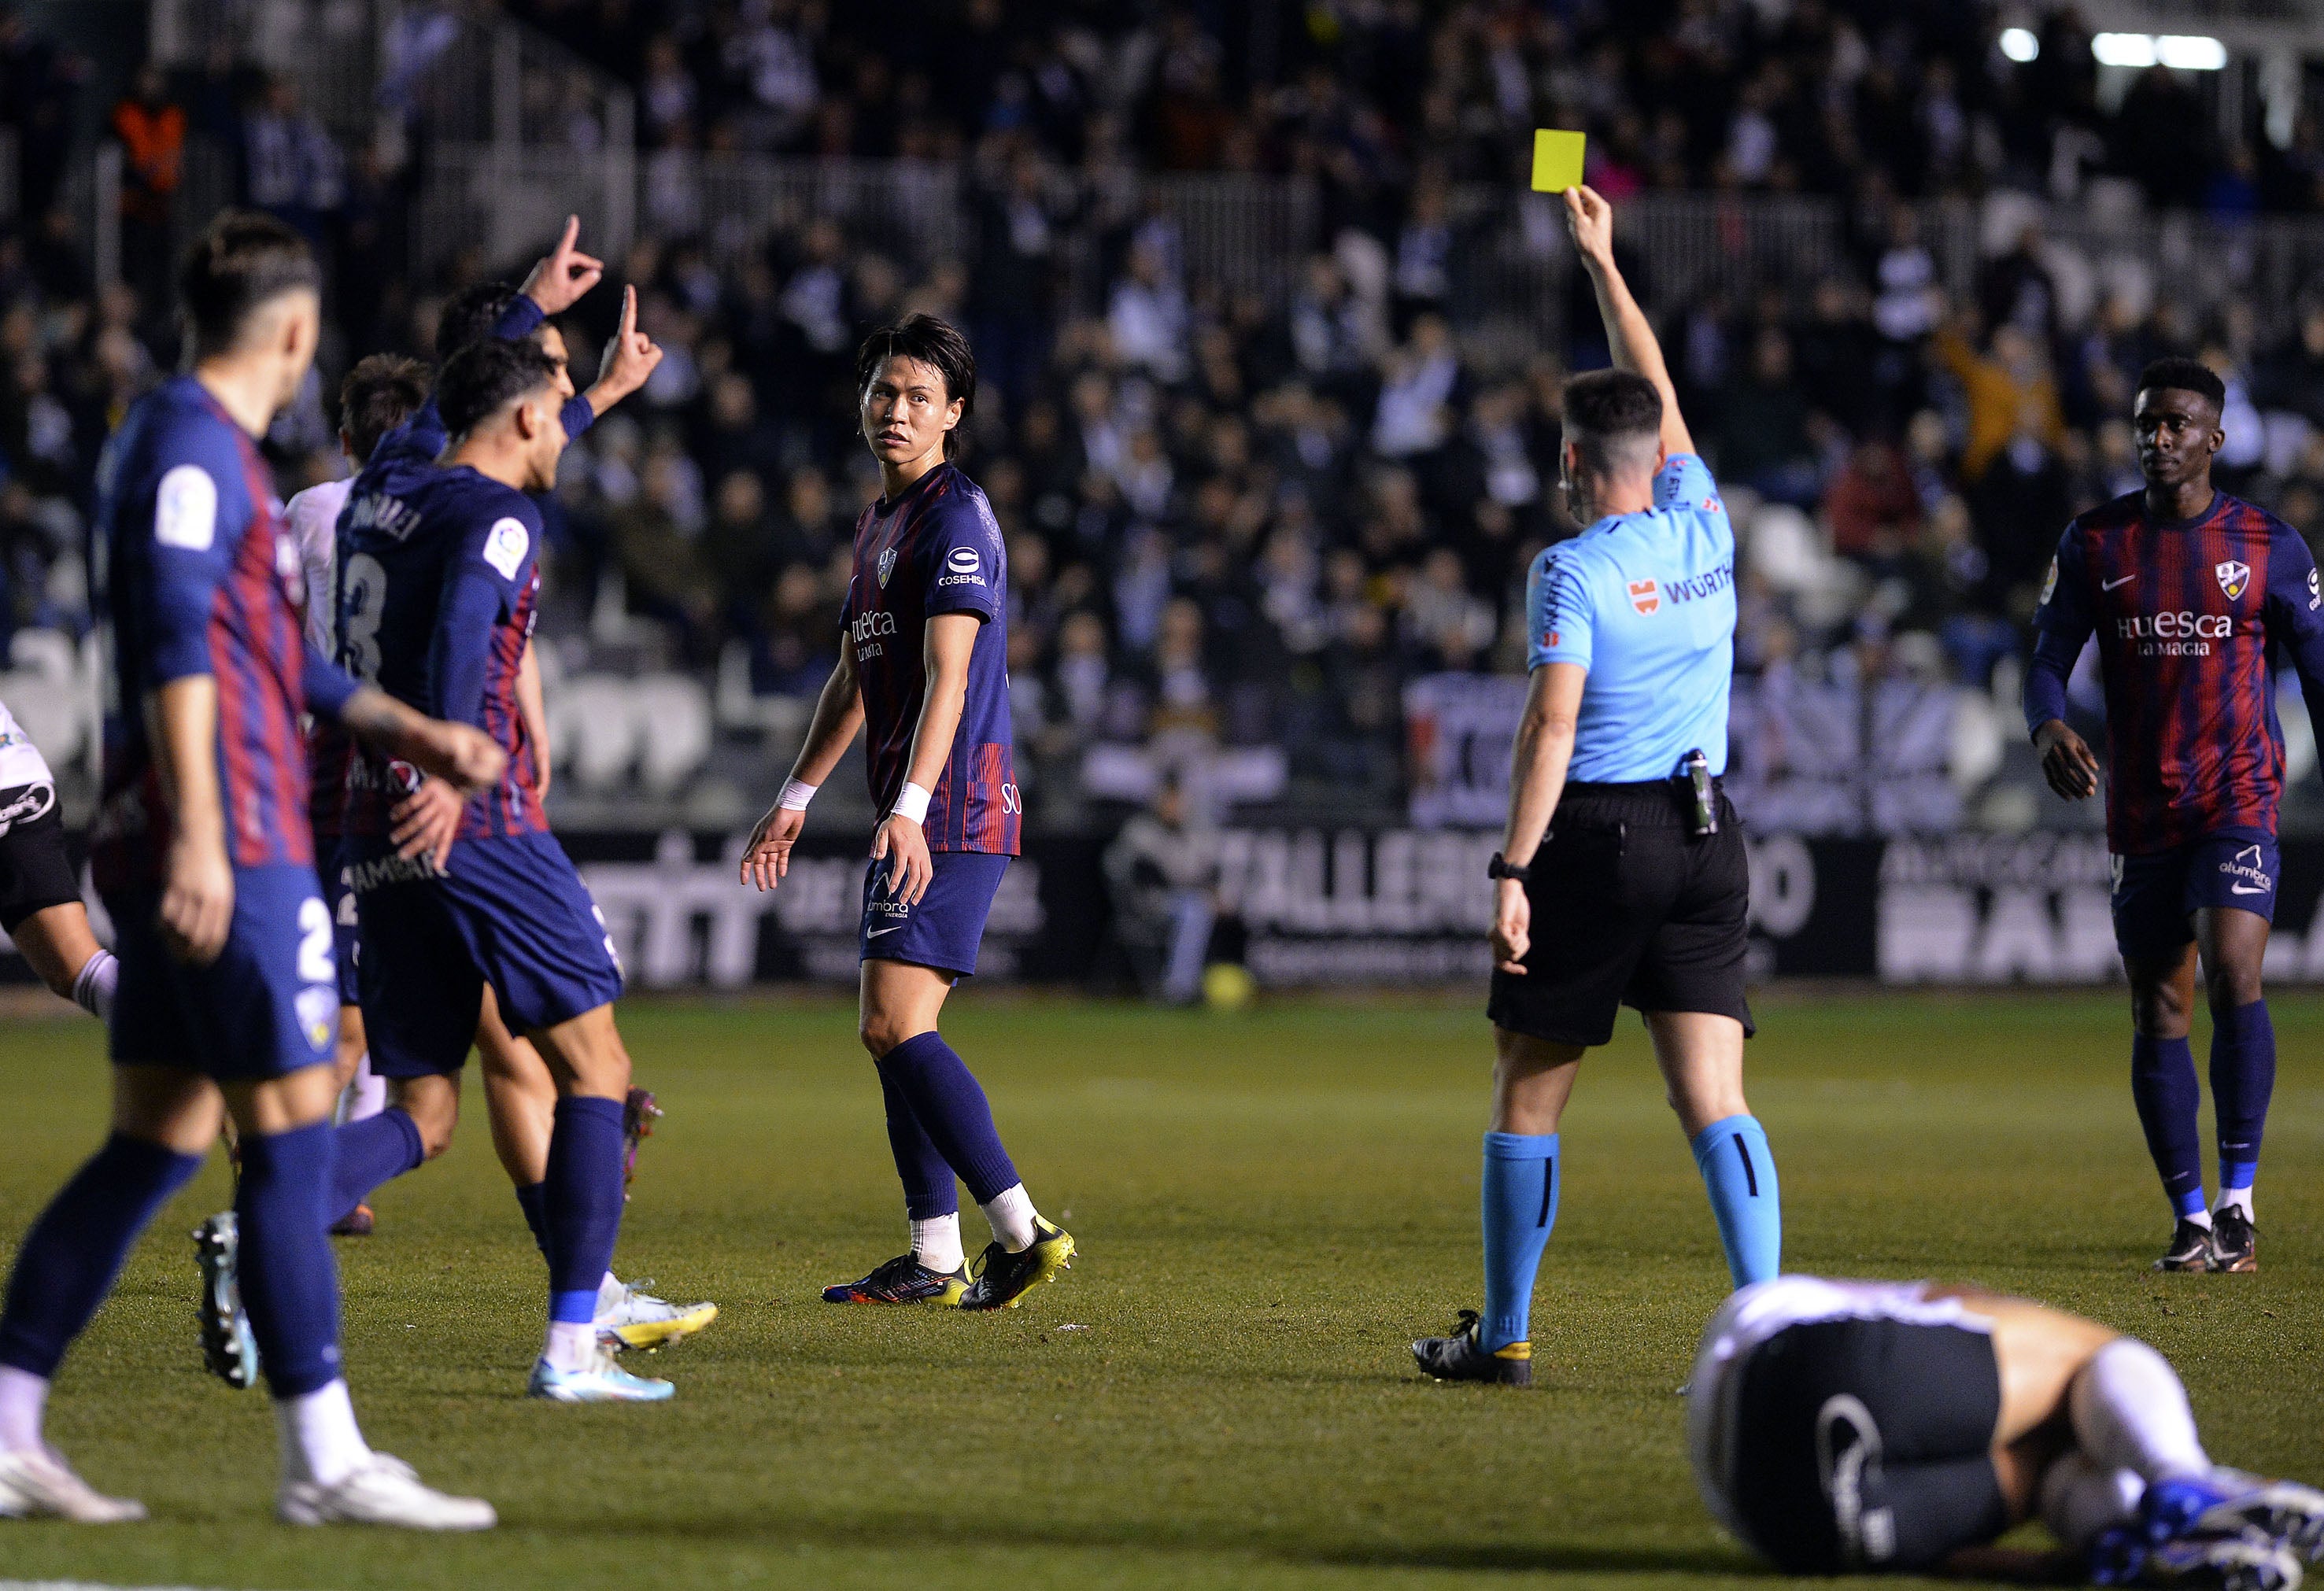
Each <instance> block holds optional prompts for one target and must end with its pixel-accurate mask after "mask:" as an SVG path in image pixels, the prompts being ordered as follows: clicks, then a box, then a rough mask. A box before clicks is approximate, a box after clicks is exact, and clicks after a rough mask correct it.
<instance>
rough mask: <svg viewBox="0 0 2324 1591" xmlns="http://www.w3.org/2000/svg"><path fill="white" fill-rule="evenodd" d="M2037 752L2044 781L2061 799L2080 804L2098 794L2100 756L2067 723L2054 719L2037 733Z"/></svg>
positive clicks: (2035, 734) (2035, 743)
mask: <svg viewBox="0 0 2324 1591" xmlns="http://www.w3.org/2000/svg"><path fill="white" fill-rule="evenodd" d="M2033 750H2034V752H2035V753H2036V754H2037V755H2038V756H2039V757H2040V758H2041V759H2042V777H2043V778H2044V779H2046V780H2048V781H2049V785H2050V788H2052V790H2055V791H2056V792H2057V793H2058V794H2059V795H2060V796H2064V797H2065V798H2066V799H2067V800H2069V801H2080V800H2082V799H2083V798H2084V797H2086V796H2095V795H2097V794H2098V756H2097V754H2096V753H2094V752H2093V751H2091V750H2090V745H2089V741H2088V740H2083V739H2082V737H2081V736H2080V735H2078V734H2076V733H2075V732H2074V731H2072V730H2071V729H2070V728H2069V727H2068V726H2067V724H2066V722H2065V721H2064V720H2062V719H2057V718H2053V719H2052V720H2050V722H2047V723H2045V724H2043V726H2042V727H2041V728H2040V729H2038V730H2035V731H2033Z"/></svg>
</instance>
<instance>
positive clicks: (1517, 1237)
mask: <svg viewBox="0 0 2324 1591" xmlns="http://www.w3.org/2000/svg"><path fill="white" fill-rule="evenodd" d="M1484 1207H1485V1208H1484V1224H1485V1309H1484V1313H1483V1315H1482V1317H1481V1318H1480V1319H1479V1320H1478V1322H1477V1346H1478V1347H1480V1348H1483V1349H1484V1350H1485V1351H1486V1352H1487V1353H1492V1352H1495V1351H1496V1350H1498V1349H1500V1348H1505V1347H1508V1346H1509V1344H1511V1343H1513V1342H1523V1341H1525V1340H1526V1336H1527V1333H1528V1332H1529V1331H1530V1330H1531V1322H1532V1317H1533V1283H1534V1276H1535V1273H1537V1272H1538V1271H1539V1270H1540V1269H1541V1251H1542V1250H1543V1249H1544V1248H1546V1247H1547V1246H1549V1231H1550V1228H1552V1227H1554V1226H1555V1225H1556V1224H1557V1135H1556V1134H1555V1133H1540V1134H1535V1133H1487V1134H1486V1135H1485V1191H1484Z"/></svg>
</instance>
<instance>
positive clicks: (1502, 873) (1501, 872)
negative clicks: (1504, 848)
mask: <svg viewBox="0 0 2324 1591" xmlns="http://www.w3.org/2000/svg"><path fill="white" fill-rule="evenodd" d="M1485 877H1486V878H1514V879H1516V880H1517V882H1518V883H1520V884H1530V883H1532V882H1533V866H1532V864H1531V863H1527V864H1526V866H1524V867H1521V868H1517V867H1511V866H1510V865H1509V864H1508V862H1505V861H1503V860H1501V853H1500V852H1499V851H1495V852H1493V860H1491V861H1489V862H1487V863H1486V864H1485Z"/></svg>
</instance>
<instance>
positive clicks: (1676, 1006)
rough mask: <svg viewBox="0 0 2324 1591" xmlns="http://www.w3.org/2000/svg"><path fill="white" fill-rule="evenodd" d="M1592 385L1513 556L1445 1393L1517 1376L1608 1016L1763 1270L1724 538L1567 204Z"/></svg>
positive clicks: (1427, 1354) (1743, 1270) (1589, 212)
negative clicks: (1558, 474)
mask: <svg viewBox="0 0 2324 1591" xmlns="http://www.w3.org/2000/svg"><path fill="white" fill-rule="evenodd" d="M1565 209H1566V219H1567V222H1568V224H1569V225H1570V226H1571V228H1572V234H1573V243H1574V248H1575V251H1576V252H1577V253H1579V254H1580V255H1581V257H1582V264H1583V265H1584V266H1585V267H1586V268H1587V269H1588V271H1589V272H1590V278H1591V281H1592V282H1593V283H1595V284H1596V287H1597V290H1598V308H1599V313H1600V315H1602V316H1603V317H1604V318H1605V322H1606V336H1607V340H1608V344H1609V346H1610V347H1611V348H1612V350H1613V356H1614V365H1615V368H1614V369H1612V370H1610V371H1596V372H1591V373H1590V374H1587V375H1580V376H1576V377H1574V378H1573V379H1572V381H1570V382H1567V383H1566V386H1565V406H1564V407H1565V443H1564V453H1563V457H1562V459H1561V461H1560V462H1561V464H1562V466H1563V479H1564V485H1565V491H1566V495H1567V498H1568V501H1570V503H1571V505H1572V511H1573V517H1574V518H1575V519H1576V520H1580V521H1581V522H1582V523H1583V524H1584V525H1586V526H1588V527H1589V528H1588V529H1585V530H1583V531H1582V534H1581V535H1579V536H1577V537H1574V538H1572V540H1569V541H1564V542H1560V543H1559V544H1558V545H1556V546H1555V547H1551V548H1550V549H1549V550H1548V551H1547V552H1545V553H1544V554H1542V555H1541V556H1540V558H1539V559H1538V560H1537V561H1536V562H1535V565H1534V567H1533V572H1532V575H1531V578H1530V579H1529V581H1528V583H1527V585H1526V615H1527V622H1528V624H1529V626H1530V630H1531V633H1530V636H1529V637H1528V641H1529V646H1530V654H1529V666H1530V667H1531V669H1532V678H1531V681H1530V682H1529V684H1528V685H1527V687H1526V706H1525V713H1524V716H1523V718H1522V720H1521V721H1520V722H1519V725H1518V729H1517V745H1516V747H1515V749H1514V751H1513V754H1512V762H1513V766H1512V769H1511V776H1510V781H1509V785H1510V788H1509V820H1508V832H1506V834H1505V835H1504V836H1503V838H1502V842H1501V851H1500V852H1499V854H1498V855H1496V856H1495V857H1494V858H1493V860H1492V865H1491V868H1490V869H1489V872H1490V875H1491V877H1492V878H1493V879H1494V880H1495V881H1496V882H1495V886H1494V887H1495V889H1496V892H1497V893H1496V896H1495V899H1494V908H1493V928H1492V943H1493V961H1494V969H1495V970H1494V972H1493V985H1492V998H1491V1000H1490V1002H1489V1006H1488V1007H1487V1010H1488V1014H1489V1016H1490V1017H1491V1019H1492V1023H1493V1045H1494V1052H1495V1062H1494V1067H1493V1116H1492V1130H1491V1131H1490V1132H1489V1133H1487V1134H1486V1135H1485V1144H1484V1199H1483V1205H1484V1212H1483V1214H1484V1219H1483V1225H1484V1248H1485V1299H1484V1309H1483V1311H1482V1312H1481V1314H1480V1313H1479V1312H1477V1311H1462V1316H1461V1320H1460V1322H1459V1324H1457V1325H1456V1326H1455V1327H1454V1329H1453V1330H1452V1333H1451V1334H1450V1335H1448V1336H1444V1337H1429V1338H1421V1339H1420V1340H1419V1341H1417V1342H1416V1343H1414V1344H1413V1345H1412V1352H1413V1356H1414V1358H1415V1359H1416V1360H1417V1361H1418V1363H1419V1365H1420V1367H1421V1369H1422V1370H1424V1371H1425V1372H1426V1373H1427V1374H1428V1375H1434V1376H1436V1377H1438V1378H1439V1379H1442V1380H1448V1381H1489V1382H1502V1383H1507V1384H1514V1385H1520V1386H1522V1385H1526V1384H1530V1382H1531V1381H1532V1379H1533V1366H1532V1357H1533V1347H1532V1344H1531V1341H1530V1340H1529V1337H1530V1316H1531V1311H1532V1306H1533V1287H1534V1276H1535V1272H1536V1270H1537V1269H1538V1268H1539V1266H1540V1264H1541V1256H1542V1251H1543V1249H1544V1248H1545V1246H1546V1245H1547V1244H1548V1242H1549V1234H1550V1228H1551V1227H1552V1225H1553V1224H1554V1222H1555V1220H1556V1219H1557V1188H1558V1133H1557V1128H1558V1121H1559V1118H1560V1117H1561V1116H1562V1115H1563V1112H1564V1109H1565V1102H1566V1100H1567V1099H1568V1098H1569V1097H1570V1096H1571V1095H1572V1092H1573V1084H1574V1080H1575V1079H1576V1077H1577V1076H1579V1075H1580V1072H1581V1070H1582V1055H1583V1053H1585V1052H1587V1051H1588V1050H1589V1049H1590V1048H1591V1047H1592V1046H1594V1045H1598V1044H1604V1043H1606V1042H1607V1041H1608V1040H1609V1039H1610V1038H1611V1037H1613V1035H1614V1020H1615V1017H1616V1016H1618V1014H1619V1012H1620V1008H1621V1007H1623V1006H1625V1005H1628V1006H1630V1007H1635V1008H1636V1009H1637V1010H1638V1011H1639V1012H1640V1013H1641V1014H1642V1015H1643V1016H1645V1018H1646V1031H1647V1032H1648V1034H1650V1035H1652V1037H1653V1039H1654V1046H1655V1061H1656V1062H1657V1063H1658V1064H1659V1065H1660V1066H1661V1068H1662V1072H1663V1078H1664V1081H1665V1083H1666V1084H1667V1085H1668V1088H1669V1097H1670V1102H1671V1108H1672V1109H1674V1111H1675V1112H1676V1113H1677V1115H1678V1119H1679V1126H1680V1127H1681V1128H1682V1129H1683V1131H1684V1132H1685V1134H1686V1136H1687V1138H1688V1141H1689V1143H1690V1145H1692V1149H1693V1151H1694V1159H1695V1164H1696V1165H1697V1166H1698V1167H1699V1168H1700V1169H1701V1173H1702V1180H1703V1184H1704V1186H1705V1188H1706V1189H1707V1190H1708V1191H1709V1193H1710V1195H1711V1214H1712V1216H1713V1217H1714V1218H1715V1219H1716V1220H1717V1222H1718V1225H1719V1237H1720V1242H1721V1243H1722V1244H1723V1245H1724V1246H1725V1247H1726V1250H1727V1265H1728V1271H1729V1274H1730V1275H1732V1276H1733V1278H1734V1281H1735V1284H1736V1285H1737V1286H1738V1287H1740V1286H1743V1285H1744V1284H1745V1283H1751V1282H1757V1281H1763V1280H1765V1279H1766V1278H1767V1277H1769V1276H1772V1275H1774V1274H1775V1271H1776V1268H1777V1261H1778V1259H1779V1258H1780V1256H1781V1254H1782V1249H1783V1218H1782V1210H1781V1203H1780V1199H1779V1195H1778V1193H1777V1191H1776V1183H1775V1157H1774V1155H1773V1154H1771V1153H1770V1152H1769V1150H1768V1147H1767V1135H1766V1133H1765V1132H1764V1131H1762V1130H1761V1128H1760V1126H1759V1123H1758V1121H1757V1118H1756V1117H1753V1116H1752V1115H1751V1113H1750V1107H1749V1106H1748V1104H1746V1103H1745V1102H1744V1098H1743V1041H1744V1039H1745V1038H1746V1037H1748V1035H1749V1034H1750V1033H1751V1031H1752V1029H1751V1008H1750V1006H1749V1005H1748V1002H1747V1001H1746V1000H1745V998H1744V993H1743V956H1744V951H1745V948H1746V938H1745V924H1746V919H1747V917H1748V913H1749V895H1750V869H1749V867H1748V862H1747V859H1746V857H1745V854H1744V849H1743V836H1742V832H1741V826H1740V824H1739V823H1738V822H1737V820H1736V817H1735V810H1734V808H1733V806H1731V805H1729V803H1728V800H1727V796H1726V794H1725V792H1724V791H1723V790H1722V789H1721V788H1720V783H1719V777H1718V776H1719V775H1720V774H1721V773H1723V772H1724V771H1725V769H1726V766H1727V696H1728V687H1729V683H1730V680H1731V678H1732V676H1733V673H1734V654H1735V648H1734V635H1735V533H1734V531H1733V530H1732V529H1730V528H1729V525H1728V522H1727V510H1726V508H1725V506H1724V505H1722V504H1721V503H1720V501H1719V495H1718V488H1717V487H1716V486H1715V485H1713V484H1712V483H1711V473H1710V471H1708V470H1706V469H1705V468H1704V467H1703V464H1702V460H1701V458H1699V457H1697V456H1696V455H1695V452H1694V442H1693V439H1692V437H1690V436H1689V434H1688V432H1687V428H1686V421H1685V420H1684V419H1683V418H1680V415H1679V411H1678V399H1677V394H1676V393H1675V392H1674V391H1673V390H1672V387H1671V382H1670V375H1669V372H1667V371H1666V370H1665V367H1664V364H1663V356H1662V349H1661V347H1660V345H1658V344H1656V342H1655V334H1654V329H1653V328H1652V327H1651V326H1648V325H1647V324H1646V316H1645V314H1644V313H1643V312H1642V311H1641V310H1640V309H1639V308H1638V305H1637V299H1633V298H1632V297H1631V296H1630V290H1629V288H1628V286H1627V285H1625V284H1624V282H1623V280H1622V273H1621V272H1620V271H1618V270H1617V269H1616V268H1615V264H1614V217H1613V212H1612V210H1611V208H1610V207H1609V206H1608V205H1607V203H1606V201H1605V200H1604V199H1602V198H1599V197H1598V195H1597V194H1596V193H1594V192H1592V191H1591V189H1587V188H1579V189H1567V190H1566V194H1565Z"/></svg>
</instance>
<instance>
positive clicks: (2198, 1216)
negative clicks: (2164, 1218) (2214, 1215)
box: [2172, 1200, 2225, 1232]
mask: <svg viewBox="0 0 2324 1591" xmlns="http://www.w3.org/2000/svg"><path fill="white" fill-rule="evenodd" d="M2222 1202H2225V1201H2224V1200H2222ZM2172 1219H2173V1220H2174V1222H2176V1221H2192V1222H2194V1223H2195V1224H2196V1225H2197V1226H2199V1227H2200V1228H2203V1230H2205V1231H2206V1232H2208V1231H2209V1230H2210V1229H2211V1212H2210V1211H2209V1210H2208V1209H2199V1210H2197V1211H2196V1212H2195V1213H2194V1214H2193V1215H2182V1216H2177V1217H2174V1218H2172Z"/></svg>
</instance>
